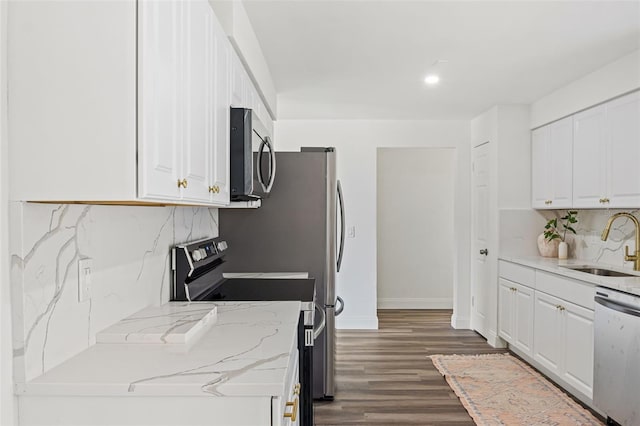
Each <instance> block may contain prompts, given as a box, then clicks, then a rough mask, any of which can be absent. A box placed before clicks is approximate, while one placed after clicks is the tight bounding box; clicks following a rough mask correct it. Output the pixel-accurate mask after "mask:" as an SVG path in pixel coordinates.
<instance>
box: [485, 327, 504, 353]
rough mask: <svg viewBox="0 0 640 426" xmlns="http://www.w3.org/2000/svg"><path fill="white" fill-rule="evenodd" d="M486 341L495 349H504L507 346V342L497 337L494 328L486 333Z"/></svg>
mask: <svg viewBox="0 0 640 426" xmlns="http://www.w3.org/2000/svg"><path fill="white" fill-rule="evenodd" d="M487 343H488V344H489V345H491V347H493V348H496V349H504V348H506V347H507V342H505V341H504V340H502V339H501V338H500V337H498V334H497V333H496V332H495V330H489V332H488V333H487Z"/></svg>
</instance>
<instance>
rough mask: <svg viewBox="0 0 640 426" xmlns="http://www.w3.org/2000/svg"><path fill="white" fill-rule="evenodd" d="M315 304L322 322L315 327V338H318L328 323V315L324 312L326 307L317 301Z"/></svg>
mask: <svg viewBox="0 0 640 426" xmlns="http://www.w3.org/2000/svg"><path fill="white" fill-rule="evenodd" d="M315 305H316V311H318V313H320V324H318V326H317V327H316V328H314V329H313V340H316V339H317V338H318V336H320V333H322V330H324V327H325V326H326V325H327V316H326V314H325V313H324V309H322V306H320V305H318V304H317V303H316V304H315Z"/></svg>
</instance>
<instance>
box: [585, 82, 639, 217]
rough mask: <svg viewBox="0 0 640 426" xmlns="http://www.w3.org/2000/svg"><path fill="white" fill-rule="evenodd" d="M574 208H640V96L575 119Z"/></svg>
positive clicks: (617, 101) (588, 112)
mask: <svg viewBox="0 0 640 426" xmlns="http://www.w3.org/2000/svg"><path fill="white" fill-rule="evenodd" d="M574 126H575V141H574V146H575V149H574V156H573V162H574V169H575V170H574V176H573V182H574V192H573V197H574V207H584V208H589V207H590V208H595V207H606V208H637V207H640V168H639V167H638V164H640V93H638V92H635V93H631V94H629V95H626V96H623V97H621V98H618V99H614V100H613V101H610V102H607V103H605V104H603V105H600V106H597V107H594V108H590V109H588V110H586V111H583V112H581V113H579V114H576V115H575V125H574Z"/></svg>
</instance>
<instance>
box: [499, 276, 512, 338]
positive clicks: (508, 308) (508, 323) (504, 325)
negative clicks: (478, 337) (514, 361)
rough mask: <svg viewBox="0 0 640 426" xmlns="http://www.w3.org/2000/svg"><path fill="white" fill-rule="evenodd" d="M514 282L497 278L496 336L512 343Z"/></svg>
mask: <svg viewBox="0 0 640 426" xmlns="http://www.w3.org/2000/svg"><path fill="white" fill-rule="evenodd" d="M514 289H515V284H514V283H512V282H511V281H507V280H505V279H503V278H500V279H499V280H498V336H500V337H502V338H503V339H504V340H505V341H506V342H508V343H513V341H514V339H513V335H514V333H513V323H514V309H513V308H514V303H513V302H514Z"/></svg>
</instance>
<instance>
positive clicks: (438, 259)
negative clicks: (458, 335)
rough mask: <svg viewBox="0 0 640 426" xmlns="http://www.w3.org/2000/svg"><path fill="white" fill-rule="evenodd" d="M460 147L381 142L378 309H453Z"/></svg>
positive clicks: (378, 169)
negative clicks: (398, 145) (383, 145)
mask: <svg viewBox="0 0 640 426" xmlns="http://www.w3.org/2000/svg"><path fill="white" fill-rule="evenodd" d="M455 153H456V150H455V149H454V148H378V150H377V174H376V176H377V277H378V279H377V282H378V283H377V286H378V309H452V308H453V280H454V264H455V263H454V247H455V241H454V229H453V223H454V189H455V188H454V185H455Z"/></svg>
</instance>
